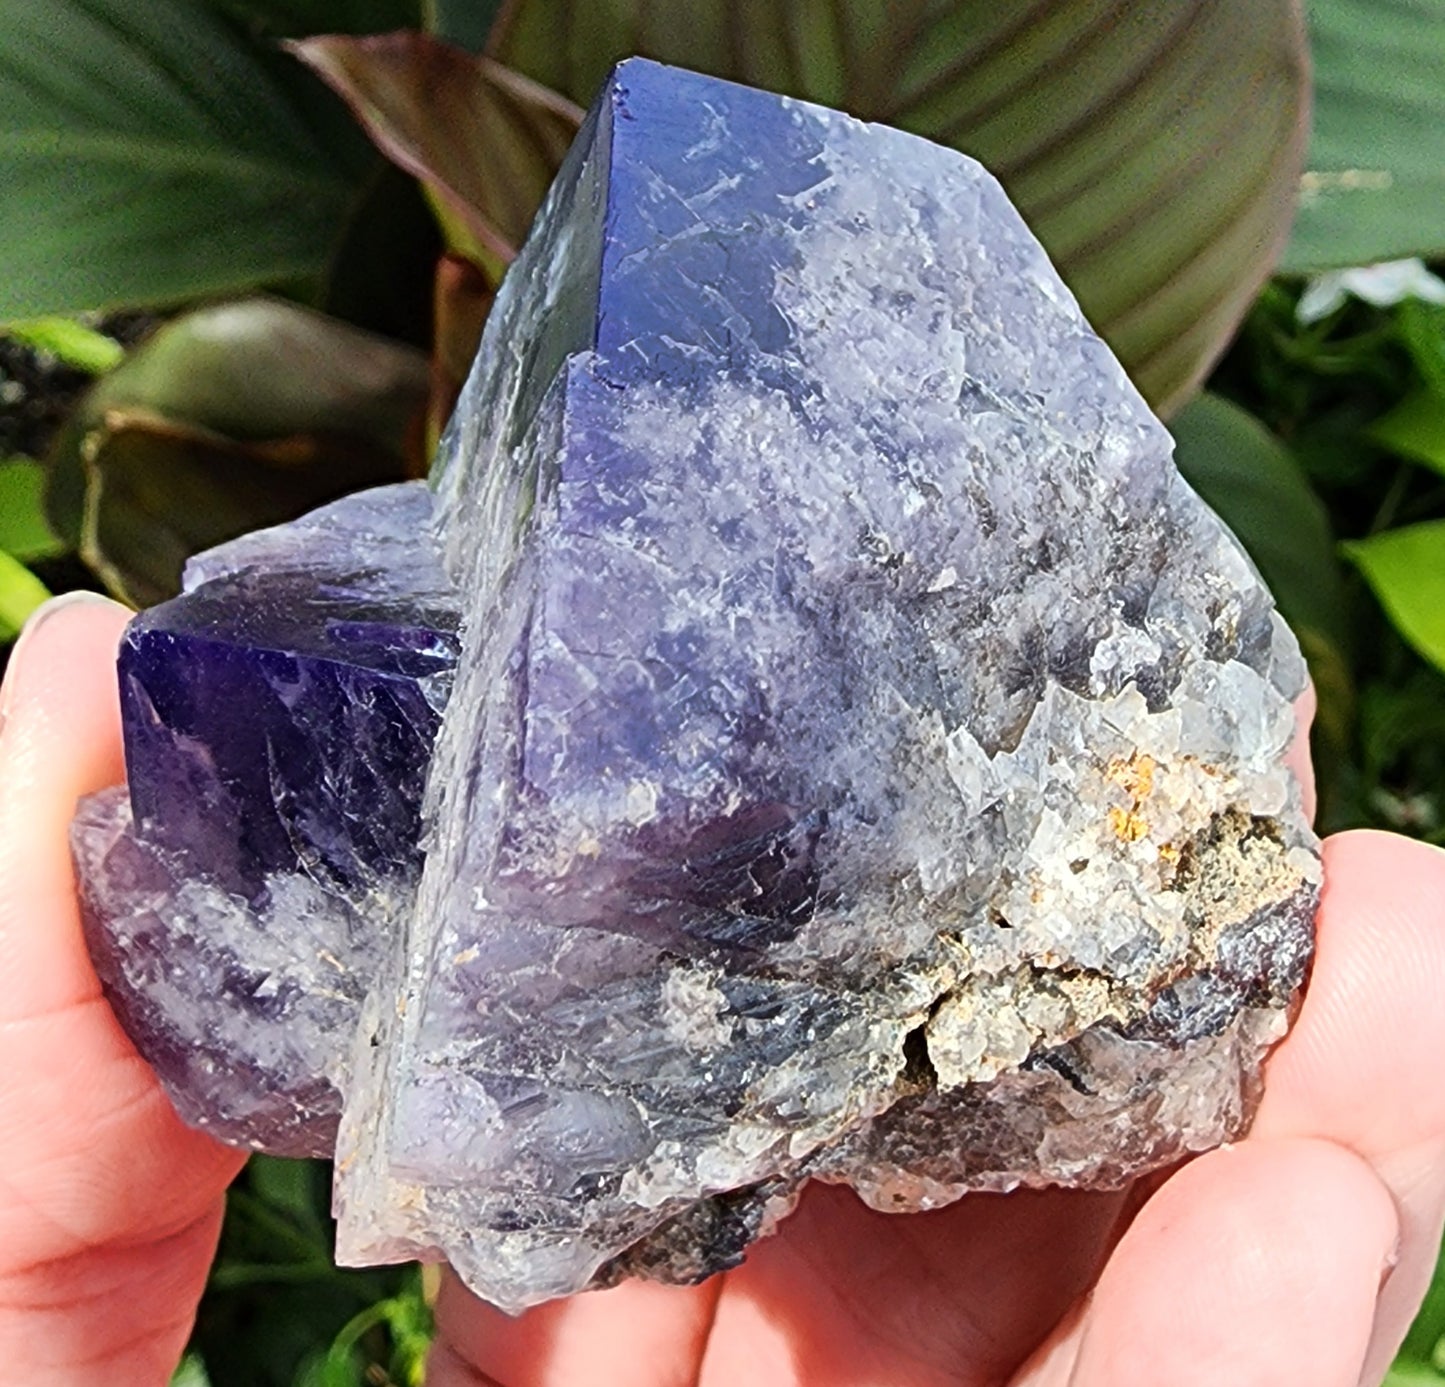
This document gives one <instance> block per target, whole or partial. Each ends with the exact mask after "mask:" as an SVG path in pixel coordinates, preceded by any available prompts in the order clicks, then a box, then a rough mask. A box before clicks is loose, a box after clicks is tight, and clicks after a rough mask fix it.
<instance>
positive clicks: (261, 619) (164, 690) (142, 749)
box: [120, 483, 458, 899]
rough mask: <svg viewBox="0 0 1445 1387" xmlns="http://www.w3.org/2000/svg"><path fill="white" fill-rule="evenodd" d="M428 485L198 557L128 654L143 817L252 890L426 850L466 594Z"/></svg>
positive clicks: (130, 764) (354, 874) (149, 832)
mask: <svg viewBox="0 0 1445 1387" xmlns="http://www.w3.org/2000/svg"><path fill="white" fill-rule="evenodd" d="M430 509H431V503H430V496H429V494H428V492H427V491H426V489H425V487H423V486H422V485H421V484H419V483H414V484H411V485H409V486H399V487H387V488H381V489H379V490H378V491H374V492H367V493H363V495H362V496H361V497H357V498H350V499H348V500H344V501H339V502H336V503H334V504H333V505H330V506H327V507H324V508H323V509H322V510H320V511H317V512H315V513H314V514H313V515H311V516H309V517H307V518H305V519H304V520H303V521H301V522H299V523H298V524H297V525H296V526H282V527H278V529H276V530H272V531H268V532H265V535H264V537H263V536H248V537H247V538H246V539H244V540H241V541H238V542H237V543H236V544H234V545H228V546H223V547H222V548H220V549H218V550H216V551H214V553H212V554H210V555H207V556H202V558H201V559H200V560H199V561H196V562H193V564H192V566H191V568H190V569H189V570H188V572H187V591H186V592H185V593H184V594H183V595H182V596H180V597H179V598H176V599H175V600H173V601H171V602H167V603H164V604H162V605H161V606H159V607H154V608H152V609H151V610H150V611H147V612H144V613H142V614H141V615H140V616H139V617H137V618H136V620H135V621H134V622H132V623H131V625H130V627H129V628H128V629H127V631H126V634H125V639H124V642H123V644H122V647H121V653H120V685H121V708H122V713H123V715H124V721H125V740H126V765H127V768H128V776H129V783H130V793H131V804H132V806H133V809H134V812H135V818H136V823H137V826H138V831H139V832H140V834H141V836H142V837H143V838H144V839H145V840H146V841H147V842H150V843H152V844H154V845H155V846H158V847H164V848H165V849H167V850H168V851H171V852H174V853H182V854H187V855H188V856H189V857H190V858H191V859H192V861H193V862H194V863H195V864H196V866H197V867H200V868H203V870H204V871H205V872H206V873H207V875H208V876H209V877H210V878H211V879H212V880H214V881H215V882H216V883H217V884H219V885H222V886H224V887H225V888H226V889H228V890H232V891H236V892H239V893H240V894H242V895H244V896H245V897H247V898H248V899H250V898H255V897H256V896H257V894H258V893H259V892H261V891H263V890H264V888H265V882H266V878H267V877H268V876H269V875H270V874H272V873H276V872H294V871H305V872H308V873H310V874H312V875H314V876H316V877H317V878H318V879H320V880H323V881H325V882H326V883H328V885H330V886H331V887H332V888H333V889H335V890H336V891H338V892H340V893H342V894H347V893H358V892H359V893H362V894H364V893H365V892H366V891H367V890H368V889H369V887H370V886H371V884H372V883H373V882H374V881H376V880H377V879H379V878H389V877H394V876H398V875H412V874H414V873H415V872H416V870H417V868H418V866H419V864H420V855H419V853H418V849H417V839H418V835H419V829H420V821H419V818H418V807H419V805H420V802H421V794H422V787H423V784H424V780H425V776H426V768H427V764H428V761H429V759H430V755H431V744H432V740H433V738H434V737H435V735H436V730H437V725H438V723H439V721H440V717H441V709H442V706H443V704H444V703H445V700H446V696H447V693H448V691H449V689H450V683H451V675H452V669H453V666H454V664H455V662H456V635H455V633H456V627H457V615H458V614H457V604H456V599H455V597H454V596H453V594H452V592H451V589H450V587H449V585H448V584H447V582H446V580H445V577H444V575H443V573H442V570H441V567H440V564H439V563H438V561H437V559H436V557H435V553H434V550H433V549H432V547H431V544H430V541H429V533H430V531H429V523H430Z"/></svg>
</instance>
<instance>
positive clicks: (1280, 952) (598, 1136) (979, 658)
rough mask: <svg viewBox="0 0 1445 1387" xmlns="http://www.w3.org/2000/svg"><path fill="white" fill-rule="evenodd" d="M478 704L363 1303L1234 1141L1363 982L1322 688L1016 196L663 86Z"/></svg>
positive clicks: (491, 573)
mask: <svg viewBox="0 0 1445 1387" xmlns="http://www.w3.org/2000/svg"><path fill="white" fill-rule="evenodd" d="M436 485H437V490H438V497H439V503H440V507H441V515H442V522H441V523H442V529H441V537H442V542H443V550H444V553H445V555H446V562H447V565H448V569H449V572H450V575H451V578H452V580H453V581H454V583H455V584H456V587H457V589H458V591H459V592H460V593H462V594H463V601H464V604H465V609H464V612H463V632H462V650H461V656H460V660H459V663H458V667H457V673H456V682H455V688H454V692H453V695H452V699H451V702H450V703H449V704H448V706H447V708H446V711H445V713H444V716H443V719H442V725H441V731H440V734H439V739H438V743H437V751H436V754H435V757H434V760H433V764H432V769H431V773H430V777H429V782H428V789H427V806H426V821H427V825H428V828H427V838H426V840H425V841H426V848H427V855H426V861H425V865H424V868H423V871H422V878H421V884H420V890H419V897H418V906H417V909H416V911H415V913H414V914H413V916H412V917H411V920H410V924H409V926H408V928H407V929H406V930H405V931H404V937H403V938H402V939H401V940H400V941H399V942H398V945H397V947H396V948H395V950H394V952H393V953H392V956H391V959H390V962H389V964H388V966H387V971H386V975H385V977H384V978H383V981H382V983H381V984H380V986H378V988H377V989H376V990H375V992H374V993H373V995H372V998H371V1001H370V1003H369V1006H368V1011H367V1014H366V1016H365V1018H364V1022H363V1025H362V1028H361V1031H360V1034H359V1035H358V1037H357V1043H356V1050H355V1057H356V1059H355V1066H354V1075H353V1086H352V1089H351V1091H350V1093H349V1094H348V1097H347V1107H346V1112H345V1115H344V1117H343V1124H342V1136H341V1143H342V1144H341V1149H340V1151H339V1156H340V1160H339V1166H338V1170H339V1177H338V1210H339V1214H340V1219H341V1232H340V1252H341V1254H342V1255H343V1257H345V1258H346V1259H347V1260H351V1261H358V1262H368V1261H373V1260H378V1259H388V1258H393V1257H399V1256H406V1255H414V1254H422V1255H445V1256H446V1257H448V1258H449V1259H450V1260H451V1261H452V1262H453V1263H454V1264H455V1265H456V1266H457V1268H458V1270H459V1271H460V1273H461V1274H462V1276H463V1277H464V1278H465V1279H466V1280H467V1281H468V1282H469V1284H471V1285H472V1287H473V1288H474V1289H475V1290H477V1291H478V1292H479V1293H480V1294H482V1295H483V1296H485V1297H486V1298H488V1299H490V1300H492V1301H494V1302H495V1303H497V1304H499V1305H501V1306H503V1307H504V1308H507V1309H510V1310H516V1309H520V1308H522V1307H525V1306H527V1305H529V1304H534V1303H536V1302H538V1301H540V1300H544V1299H547V1298H549V1297H552V1296H556V1295H562V1294H566V1293H568V1292H571V1291H574V1290H578V1289H581V1288H583V1287H585V1286H587V1285H589V1284H598V1283H605V1282H607V1281H609V1280H611V1279H615V1278H616V1277H618V1276H621V1275H625V1274H629V1273H638V1274H645V1275H655V1276H659V1277H662V1278H664V1279H670V1280H686V1279H690V1278H696V1277H698V1276H702V1275H706V1274H708V1273H709V1272H712V1271H715V1270H718V1269H720V1268H722V1267H725V1266H727V1265H730V1264H732V1263H733V1262H735V1261H736V1260H737V1258H738V1257H739V1256H740V1255H741V1253H742V1250H743V1249H744V1248H745V1247H746V1245H747V1244H748V1243H749V1242H750V1241H751V1240H752V1239H753V1238H754V1237H756V1236H758V1235H759V1233H760V1232H762V1231H765V1230H766V1229H767V1228H768V1227H769V1226H770V1225H771V1223H772V1222H773V1221H774V1220H775V1219H776V1218H777V1217H778V1216H780V1215H781V1214H782V1213H783V1212H785V1211H786V1209H787V1207H788V1206H789V1201H790V1200H791V1198H792V1197H793V1195H794V1194H795V1192H796V1190H797V1188H798V1186H799V1185H800V1184H801V1182H802V1181H803V1180H805V1179H806V1178H808V1177H809V1176H812V1175H816V1176H820V1177H823V1178H827V1179H832V1180H841V1181H847V1182H849V1183H851V1184H852V1185H854V1186H855V1187H856V1188H858V1189H859V1191H860V1192H861V1193H862V1194H863V1196H864V1197H865V1198H867V1199H868V1200H869V1201H870V1202H872V1203H874V1204H876V1205H877V1206H879V1207H882V1208H889V1209H909V1208H925V1207H932V1206H935V1205H937V1204H940V1203H942V1202H946V1201H947V1200H950V1199H953V1198H956V1197H958V1196H959V1195H960V1194H961V1193H963V1192H964V1191H966V1190H969V1189H979V1188H991V1189H1001V1188H1008V1187H1011V1186H1013V1185H1016V1184H1019V1183H1034V1184H1037V1183H1045V1182H1064V1183H1070V1184H1097V1183H1117V1182H1119V1181H1121V1180H1124V1179H1127V1178H1129V1177H1130V1176H1132V1175H1134V1174H1137V1173H1139V1172H1140V1171H1142V1170H1145V1169H1149V1168H1151V1167H1153V1166H1156V1165H1158V1164H1161V1163H1163V1162H1165V1161H1168V1160H1172V1159H1174V1158H1176V1157H1178V1156H1179V1155H1181V1154H1183V1153H1185V1152H1187V1151H1189V1150H1196V1149H1202V1148H1204V1147H1207V1146H1210V1145H1213V1144H1216V1143H1218V1142H1219V1141H1221V1140H1224V1139H1226V1138H1227V1137H1229V1136H1231V1135H1233V1134H1235V1133H1236V1132H1237V1131H1238V1130H1239V1129H1240V1127H1241V1126H1242V1125H1243V1123H1244V1122H1245V1121H1246V1120H1247V1117H1248V1113H1249V1109H1250V1103H1251V1100H1252V1095H1253V1090H1254V1086H1255V1084H1256V1082H1257V1075H1258V1068H1259V1063H1260V1060H1261V1058H1262V1055H1263V1053H1264V1051H1265V1049H1266V1048H1267V1046H1268V1045H1269V1043H1271V1042H1272V1041H1273V1040H1275V1039H1277V1038H1278V1036H1279V1035H1280V1034H1281V1033H1282V1031H1283V1028H1284V1024H1285V1020H1286V1015H1287V1012H1288V1008H1289V1006H1290V1005H1291V1002H1292V999H1293V997H1294V995H1295V992H1296V990H1297V988H1298V986H1299V983H1300V981H1301V978H1302V976H1303V973H1304V969H1305V967H1306V964H1307V961H1308V957H1309V950H1310V946H1311V921H1312V916H1313V909H1314V903H1315V898H1316V894H1317V888H1318V880H1319V874H1318V860H1317V854H1316V845H1315V843H1314V840H1313V838H1312V836H1311V834H1310V831H1309V829H1308V826H1307V825H1306V823H1305V822H1304V819H1303V817H1302V814H1301V812H1300V805H1299V797H1298V792H1297V788H1296V787H1295V786H1294V784H1293V783H1292V781H1291V780H1290V778H1289V776H1288V774H1287V773H1286V771H1285V770H1284V768H1283V756H1284V753H1285V750H1286V748H1287V746H1288V744H1289V741H1290V739H1291V736H1292V733H1293V722H1292V716H1291V710H1290V700H1291V699H1292V697H1293V696H1295V695H1296V694H1297V693H1298V692H1299V690H1300V688H1301V687H1302V683H1303V666H1302V663H1301V661H1300V658H1299V654H1298V651H1297V649H1296V647H1295V644H1294V641H1293V639H1292V638H1291V637H1290V635H1289V633H1288V631H1287V630H1286V628H1285V627H1284V625H1283V623H1282V622H1281V621H1280V619H1279V618H1278V616H1277V615H1276V614H1275V613H1274V611H1273V608H1272V604H1271V602H1270V599H1269V596H1268V594H1267V592H1265V590H1264V588H1263V586H1262V584H1261V583H1260V581H1259V579H1258V577H1257V575H1256V574H1255V573H1254V571H1253V569H1252V567H1251V566H1250V564H1249V563H1248V561H1247V560H1246V559H1245V557H1244V556H1243V554H1242V553H1241V551H1240V550H1239V548H1238V546H1237V544H1236V543H1235V542H1234V540H1233V539H1232V537H1231V536H1229V535H1228V533H1227V532H1226V531H1225V530H1224V529H1223V527H1222V526H1221V525H1220V524H1219V522H1218V520H1217V519H1216V518H1215V517H1214V516H1213V515H1212V514H1211V513H1210V512H1208V511H1207V510H1206V508H1205V507H1204V506H1203V505H1202V504H1201V503H1200V502H1199V501H1198V499H1197V498H1196V497H1195V496H1194V495H1193V494H1192V493H1191V492H1190V491H1189V489H1188V487H1187V486H1186V485H1185V484H1184V483H1183V481H1182V480H1181V479H1180V478H1179V476H1178V474H1177V472H1176V471H1175V470H1174V467H1173V464H1172V462H1171V460H1170V443H1169V438H1168V435H1167V433H1166V432H1165V430H1164V429H1163V427H1162V426H1161V425H1160V424H1159V423H1158V422H1157V421H1156V420H1155V419H1154V418H1153V417H1152V415H1151V414H1150V412H1149V411H1148V409H1147V407H1146V405H1145V404H1144V402H1143V401H1142V400H1141V399H1140V398H1139V396H1138V395H1137V393H1136V392H1135V391H1134V389H1133V387H1132V386H1131V385H1130V384H1129V382H1128V380H1127V378H1126V377H1125V375H1124V373H1123V371H1122V369H1121V368H1120V367H1119V365H1118V364H1117V362H1116V361H1115V360H1114V358H1113V357H1112V355H1111V354H1110V352H1109V351H1108V349H1107V347H1106V346H1105V345H1104V344H1103V343H1102V342H1101V341H1100V340H1099V339H1098V337H1097V336H1096V335H1095V334H1094V333H1093V332H1092V330H1091V329H1090V328H1089V327H1088V325H1087V324H1086V323H1085V321H1084V320H1083V318H1082V316H1081V315H1080V313H1079V311H1078V309H1077V306H1076V305H1075V304H1074V301H1073V299H1072V297H1071V296H1070V295H1069V293H1068V291H1067V290H1066V289H1065V287H1064V286H1063V284H1062V283H1061V282H1060V280H1059V279H1058V276H1057V274H1056V273H1055V271H1054V270H1053V269H1052V267H1051V266H1050V264H1049V263H1048V260H1047V258H1046V256H1045V254H1044V252H1043V250H1042V249H1041V248H1040V247H1039V246H1038V244H1037V242H1035V241H1034V239H1033V237H1032V236H1031V235H1030V233H1029V232H1028V230H1027V228H1026V227H1025V226H1024V224H1023V222H1022V221H1021V220H1020V218H1019V217H1018V215H1017V213H1016V212H1014V210H1013V209H1012V207H1011V206H1010V205H1009V204H1008V202H1007V200H1006V198H1005V197H1004V195H1003V193H1002V191H1001V190H1000V189H999V187H998V185H997V183H996V182H995V181H994V180H993V179H992V178H991V177H990V176H989V175H988V174H987V173H986V172H985V171H984V170H983V169H981V168H980V167H979V166H978V165H977V164H975V163H973V162H971V161H969V160H968V159H966V158H964V157H963V156H961V155H959V154H956V153H954V152H951V151H946V150H943V149H940V148H937V147H935V146H932V145H930V144H927V143H926V142H924V141H921V140H918V139H916V138H914V137H912V136H909V135H906V134H902V133H899V132H896V131H891V130H886V129H883V128H879V127H870V126H865V125H861V124H859V123H858V122H855V121H852V120H850V119H849V118H847V117H845V116H842V115H839V114H837V113H834V112H829V111H825V110H822V109H821V108H817V107H812V106H807V105H803V104H800V103H796V102H791V101H787V100H784V99H782V98H778V97H774V96H770V95H767V94H765V93H760V92H754V91H749V90H746V89H744V88H740V87H736V86H732V85H730V84H727V83H722V82H717V81H714V80H712V79H707V78H702V77H698V76H696V75H693V74H688V73H683V72H679V71H676V70H672V69H666V68H661V67H658V66H656V65H653V64H649V63H643V62H632V63H628V64H624V65H623V66H622V67H621V68H620V69H619V70H618V71H617V73H616V74H615V75H614V76H613V78H612V79H611V81H610V82H609V84H608V86H607V88H606V90H605V91H604V93H603V95H602V96H601V97H600V98H599V103H598V106H597V107H596V108H595V109H594V112H593V114H592V116H591V117H590V118H589V121H588V124H587V125H586V127H585V128H584V131H583V135H582V136H581V138H580V139H579V144H578V147H577V148H575V149H574V151H573V153H572V155H571V156H570V157H569V161H568V164H567V166H566V167H565V168H564V170H563V172H562V174H561V176H560V177H559V180H558V184H557V185H556V187H554V190H553V192H552V194H551V195H550V197H549V201H548V203H547V205H546V206H545V207H544V209H543V211H542V213H541V215H540V217H539V220H538V223H537V225H536V227H534V230H533V233H532V236H531V237H530V239H529V242H528V245H527V247H526V248H525V249H524V251H523V254H522V256H521V257H520V259H519V260H518V262H517V264H516V265H515V266H514V268H513V270H512V271H511V272H510V274H509V275H508V278H507V280H506V283H505V284H504V286H503V290H502V293H501V295H500V297H499V299H498V302H497V305H496V308H495V310H494V312H493V314H492V317H491V319H490V321H489V324H488V328H487V333H486V337H485V340H484V342H483V346H482V351H481V354H480V356H479V358H478V362H477V365H476V368H475V369H474V372H473V375H472V378H471V381H470V383H469V384H468V387H467V389H466V392H465V393H464V396H463V399H462V401H461V404H460V405H459V407H458V411H457V416H456V418H455V419H454V421H453V425H452V427H451V430H450V432H449V435H448V440H447V444H446V453H445V458H444V463H443V465H442V470H441V471H440V474H439V476H438V478H437V482H436Z"/></svg>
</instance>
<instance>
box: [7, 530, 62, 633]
mask: <svg viewBox="0 0 1445 1387" xmlns="http://www.w3.org/2000/svg"><path fill="white" fill-rule="evenodd" d="M49 596H50V589H49V588H47V587H46V586H45V584H44V583H42V582H41V581H40V579H39V578H37V577H36V576H35V575H34V574H33V573H32V572H31V571H30V570H29V569H28V568H26V567H25V565H24V564H23V563H21V562H20V560H19V559H17V558H15V557H14V555H12V554H7V553H6V552H5V551H4V550H3V549H0V641H12V640H14V639H15V637H16V636H18V635H19V634H20V628H21V627H22V626H24V625H25V620H26V618H27V617H28V616H29V615H30V613H31V612H33V611H34V610H35V609H36V608H37V607H38V606H39V605H40V604H41V603H42V602H44V601H45V599H46V598H47V597H49Z"/></svg>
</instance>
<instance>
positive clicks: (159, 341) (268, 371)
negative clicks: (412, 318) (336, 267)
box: [82, 298, 426, 452]
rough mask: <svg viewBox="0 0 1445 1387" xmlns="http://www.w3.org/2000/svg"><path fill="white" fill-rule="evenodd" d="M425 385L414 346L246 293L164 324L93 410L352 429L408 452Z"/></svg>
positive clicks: (264, 426)
mask: <svg viewBox="0 0 1445 1387" xmlns="http://www.w3.org/2000/svg"><path fill="white" fill-rule="evenodd" d="M425 388H426V361H425V359H424V358H423V357H422V355H421V354H420V353H419V352H417V351H415V350H413V349H412V348H410V347H404V346H401V345H400V344H398V343H396V342H392V341H388V340H387V339H386V338H383V337H377V336H375V335H374V334H372V333H369V332H363V331H362V330H361V329H360V328H355V327H352V326H351V325H350V324H349V323H343V322H341V321H340V320H339V319H336V318H329V317H327V316H326V315H325V314H322V313H316V312H313V311H312V310H310V309H307V308H302V307H300V306H299V305H297V304H294V303H287V302H285V301H283V300H280V299H271V298H254V299H239V300H236V301H234V302H231V303H224V304H218V305H216V306H215V307H212V308H202V309H197V310H196V311H195V312H193V313H187V314H185V315H184V316H182V317H179V318H175V319H172V320H171V321H170V322H169V323H166V324H165V325H164V326H162V327H161V328H159V329H158V330H157V331H156V332H155V333H153V334H152V335H151V336H150V337H149V338H147V339H146V341H145V342H144V344H142V346H140V347H139V348H137V350H136V351H134V352H133V353H132V354H131V356H130V359H129V360H128V361H127V362H126V363H125V365H124V367H122V368H121V369H120V370H118V371H115V372H113V373H112V374H110V375H109V376H107V377H105V378H104V379H103V380H102V381H100V382H99V383H98V384H97V385H96V387H95V388H94V389H93V390H92V391H91V392H90V394H89V395H88V396H87V397H86V400H85V403H84V405H83V407H82V417H83V419H85V420H89V421H97V420H99V419H100V418H101V417H102V416H103V415H104V414H105V413H106V412H107V411H109V410H114V409H141V410H147V411H150V412H151V413H154V414H159V415H163V416H165V417H166V418H168V419H173V420H177V421H179V422H182V423H186V424H193V425H196V426H198V427H200V428H204V429H210V430H212V431H213V432H215V433H219V434H224V435H226V436H227V437H229V438H234V439H243V440H244V439H268V438H279V437H284V436H286V435H289V434H296V433H331V434H345V435H354V436H358V437H362V438H368V439H373V440H375V441H376V442H377V443H378V444H379V445H380V446H382V447H386V448H390V449H392V450H394V451H398V452H399V451H400V450H401V447H402V445H403V442H404V440H405V436H406V432H407V429H408V428H409V427H410V424H411V421H412V415H413V413H414V411H415V410H416V408H417V406H418V403H419V401H420V399H421V398H422V395H423V393H424V391H425Z"/></svg>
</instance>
